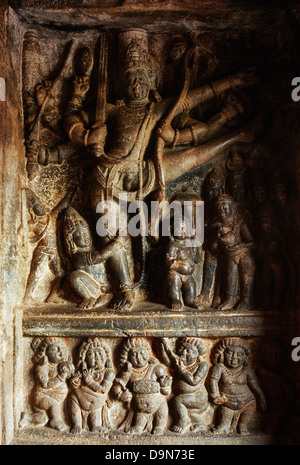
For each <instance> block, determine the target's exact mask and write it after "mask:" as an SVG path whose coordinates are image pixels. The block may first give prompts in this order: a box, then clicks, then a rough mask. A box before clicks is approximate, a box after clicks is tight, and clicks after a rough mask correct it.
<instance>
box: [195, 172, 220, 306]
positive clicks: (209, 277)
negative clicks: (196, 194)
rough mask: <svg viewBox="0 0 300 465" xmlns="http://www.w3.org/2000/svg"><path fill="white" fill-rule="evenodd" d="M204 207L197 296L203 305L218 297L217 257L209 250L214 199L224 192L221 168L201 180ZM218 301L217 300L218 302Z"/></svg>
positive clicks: (214, 300) (212, 235) (212, 239)
mask: <svg viewBox="0 0 300 465" xmlns="http://www.w3.org/2000/svg"><path fill="white" fill-rule="evenodd" d="M202 189H203V198H204V202H205V208H204V215H205V216H204V224H205V230H204V231H205V234H204V243H203V251H204V262H203V282H202V289H201V294H200V296H199V298H198V301H199V303H200V304H202V305H203V306H204V307H208V306H210V305H212V306H214V304H215V303H216V302H217V300H218V298H219V287H220V285H219V284H220V283H219V281H220V280H219V279H218V274H219V273H218V267H217V265H218V258H217V257H216V255H215V254H214V253H212V251H211V246H212V243H213V241H214V230H213V219H214V214H215V206H216V201H217V199H218V198H219V196H220V195H221V194H224V192H225V176H224V172H223V169H222V168H221V167H220V166H216V167H215V168H213V169H212V170H210V171H209V173H208V174H207V176H206V178H205V179H204V182H203V187H202ZM218 303H219V302H218Z"/></svg>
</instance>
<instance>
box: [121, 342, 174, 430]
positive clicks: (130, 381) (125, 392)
mask: <svg viewBox="0 0 300 465" xmlns="http://www.w3.org/2000/svg"><path fill="white" fill-rule="evenodd" d="M120 367H121V371H120V373H119V374H118V375H117V377H116V379H115V380H114V383H113V388H112V392H113V394H114V395H115V397H116V398H117V399H118V400H121V401H122V402H125V403H127V405H128V415H127V418H126V419H125V420H124V422H123V428H125V430H128V432H129V433H132V434H139V433H142V432H143V431H144V430H147V429H148V430H149V431H150V432H152V434H155V435H160V434H162V433H164V431H165V429H166V427H167V420H168V403H167V396H168V395H169V394H171V383H172V377H171V376H169V375H168V374H167V372H166V370H165V368H164V366H163V365H162V364H160V363H159V361H158V360H157V359H156V358H154V357H153V355H152V351H151V347H150V344H149V342H148V341H147V339H144V338H128V339H127V340H125V341H124V343H123V345H122V348H121V352H120Z"/></svg>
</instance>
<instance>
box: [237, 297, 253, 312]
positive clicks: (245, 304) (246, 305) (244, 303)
mask: <svg viewBox="0 0 300 465" xmlns="http://www.w3.org/2000/svg"><path fill="white" fill-rule="evenodd" d="M251 307H252V306H251V304H250V302H249V299H242V300H240V302H239V304H238V306H237V309H238V310H250V309H251Z"/></svg>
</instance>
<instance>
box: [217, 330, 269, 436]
mask: <svg viewBox="0 0 300 465" xmlns="http://www.w3.org/2000/svg"><path fill="white" fill-rule="evenodd" d="M249 355H250V351H249V348H248V346H247V344H246V342H245V341H243V340H242V339H230V338H228V339H223V340H222V341H221V342H220V344H219V345H218V347H217V351H216V355H215V359H214V366H213V368H212V370H211V373H210V396H211V398H212V399H213V402H214V403H215V404H216V405H219V407H218V410H219V412H218V413H219V419H218V420H217V424H216V426H215V429H214V431H215V433H218V434H229V433H230V432H231V430H232V428H234V427H235V425H236V428H237V431H238V433H239V434H242V435H246V434H249V429H248V427H249V424H250V422H251V419H252V417H253V415H254V412H255V411H256V401H257V402H258V406H259V408H260V409H261V410H262V411H264V410H266V400H265V396H264V394H263V392H262V390H261V388H260V387H259V385H258V382H257V379H256V376H255V374H254V372H253V370H252V369H251V368H249V367H248V366H247V365H248V360H249ZM255 399H256V401H255Z"/></svg>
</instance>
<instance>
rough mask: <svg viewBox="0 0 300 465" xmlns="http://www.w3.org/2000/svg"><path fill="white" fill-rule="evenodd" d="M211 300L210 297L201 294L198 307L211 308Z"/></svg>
mask: <svg viewBox="0 0 300 465" xmlns="http://www.w3.org/2000/svg"><path fill="white" fill-rule="evenodd" d="M210 300H211V299H210V298H209V296H208V295H205V294H200V295H199V297H198V298H197V305H198V308H199V307H200V306H201V307H202V308H203V307H209V306H210Z"/></svg>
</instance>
